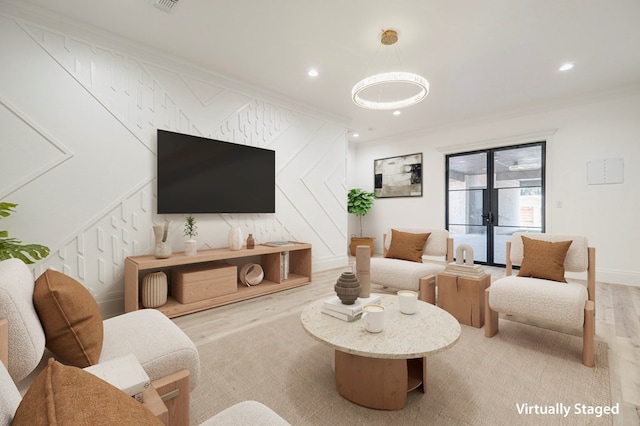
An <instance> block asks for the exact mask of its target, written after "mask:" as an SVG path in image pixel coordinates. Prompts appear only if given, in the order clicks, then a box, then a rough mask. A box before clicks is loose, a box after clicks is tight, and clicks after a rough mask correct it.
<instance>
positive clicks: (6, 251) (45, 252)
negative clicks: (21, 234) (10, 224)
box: [0, 202, 49, 264]
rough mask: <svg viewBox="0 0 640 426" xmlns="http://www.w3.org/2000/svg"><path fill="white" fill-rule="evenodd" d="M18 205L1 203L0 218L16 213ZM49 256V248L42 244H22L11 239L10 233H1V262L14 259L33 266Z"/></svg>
mask: <svg viewBox="0 0 640 426" xmlns="http://www.w3.org/2000/svg"><path fill="white" fill-rule="evenodd" d="M17 206H18V205H17V204H13V203H5V202H0V218H3V217H7V216H9V215H10V214H11V213H14V212H15V210H14V209H15V208H16V207H17ZM47 256H49V247H46V246H43V245H40V244H22V241H20V240H18V239H16V238H11V237H9V231H0V260H6V259H10V258H12V257H15V258H18V259H20V260H22V261H23V262H24V263H27V264H31V263H35V262H36V261H38V260H41V259H44V258H45V257H47Z"/></svg>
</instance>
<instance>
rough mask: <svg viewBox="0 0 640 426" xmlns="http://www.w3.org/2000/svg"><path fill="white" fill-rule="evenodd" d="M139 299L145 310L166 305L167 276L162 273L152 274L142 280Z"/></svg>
mask: <svg viewBox="0 0 640 426" xmlns="http://www.w3.org/2000/svg"><path fill="white" fill-rule="evenodd" d="M140 290H141V291H140V293H141V294H140V299H141V301H142V306H144V307H145V308H157V307H158V306H162V305H164V304H165V303H167V294H168V293H169V287H168V285H167V274H165V273H164V272H161V271H160V272H152V273H150V274H147V275H145V276H144V278H143V279H142V288H141V289H140Z"/></svg>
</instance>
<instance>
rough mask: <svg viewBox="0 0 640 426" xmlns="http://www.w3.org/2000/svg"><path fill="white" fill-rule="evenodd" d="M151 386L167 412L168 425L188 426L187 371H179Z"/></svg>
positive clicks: (188, 388)
mask: <svg viewBox="0 0 640 426" xmlns="http://www.w3.org/2000/svg"><path fill="white" fill-rule="evenodd" d="M151 384H152V385H153V387H154V388H155V390H156V391H157V392H158V394H159V395H160V398H162V401H163V402H164V404H165V405H166V406H167V409H168V410H169V425H170V426H189V392H190V391H191V389H190V387H189V370H180V371H178V372H176V373H173V374H171V375H169V376H166V377H162V378H160V379H157V380H154V381H153V382H152V383H151Z"/></svg>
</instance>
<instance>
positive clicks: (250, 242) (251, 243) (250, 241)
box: [247, 234, 256, 249]
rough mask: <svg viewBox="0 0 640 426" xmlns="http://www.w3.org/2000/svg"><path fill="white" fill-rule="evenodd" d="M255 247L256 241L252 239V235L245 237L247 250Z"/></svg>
mask: <svg viewBox="0 0 640 426" xmlns="http://www.w3.org/2000/svg"><path fill="white" fill-rule="evenodd" d="M255 247H256V241H255V240H254V239H253V234H249V236H248V237H247V248H248V249H252V248H255Z"/></svg>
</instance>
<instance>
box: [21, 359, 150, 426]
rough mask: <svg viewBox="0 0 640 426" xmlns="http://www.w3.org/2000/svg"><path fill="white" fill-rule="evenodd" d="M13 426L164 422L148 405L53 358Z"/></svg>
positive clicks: (91, 425)
mask: <svg viewBox="0 0 640 426" xmlns="http://www.w3.org/2000/svg"><path fill="white" fill-rule="evenodd" d="M12 424H13V425H18V426H22V425H29V426H32V425H81V426H85V425H86V426H93V425H161V424H162V422H161V421H160V420H159V419H158V418H157V417H155V416H154V415H153V413H152V412H151V411H149V410H148V409H147V408H146V407H145V406H144V405H142V404H141V403H140V402H138V401H136V400H135V399H134V398H133V397H131V396H129V395H127V394H126V393H124V392H123V391H121V390H120V389H118V388H116V387H115V386H113V385H110V384H109V383H107V382H105V381H104V380H102V379H99V378H98V377H96V376H94V375H93V374H91V373H88V372H86V371H84V370H82V369H80V368H77V367H72V366H66V365H63V364H60V363H59V362H57V361H55V360H54V359H53V358H49V364H48V365H47V367H46V368H45V369H44V370H43V371H42V372H41V373H40V374H39V375H38V377H36V379H35V381H34V382H33V383H32V384H31V386H30V387H29V390H27V393H26V394H25V395H24V397H23V398H22V401H21V402H20V405H19V406H18V409H17V410H16V414H15V416H14V418H13V423H12Z"/></svg>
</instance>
